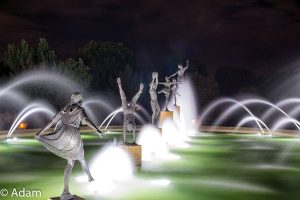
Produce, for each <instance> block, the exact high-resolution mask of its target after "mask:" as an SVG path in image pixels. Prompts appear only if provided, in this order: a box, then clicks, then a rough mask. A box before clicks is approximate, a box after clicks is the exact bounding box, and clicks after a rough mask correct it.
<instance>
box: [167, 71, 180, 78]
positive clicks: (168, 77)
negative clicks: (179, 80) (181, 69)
mask: <svg viewBox="0 0 300 200" xmlns="http://www.w3.org/2000/svg"><path fill="white" fill-rule="evenodd" d="M177 74H178V72H176V73H174V74H172V75H171V76H169V77H168V78H169V79H170V78H172V77H173V76H176V75H177Z"/></svg>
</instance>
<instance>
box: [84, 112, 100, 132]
mask: <svg viewBox="0 0 300 200" xmlns="http://www.w3.org/2000/svg"><path fill="white" fill-rule="evenodd" d="M82 112H83V113H82V115H83V119H82V120H81V124H83V125H87V126H88V127H90V128H91V129H94V130H95V131H97V132H98V133H99V134H100V135H101V134H103V132H102V131H100V130H99V129H98V127H97V126H96V125H95V124H94V123H93V122H92V121H91V120H90V119H89V118H88V116H87V114H86V113H85V111H84V110H83V111H82Z"/></svg>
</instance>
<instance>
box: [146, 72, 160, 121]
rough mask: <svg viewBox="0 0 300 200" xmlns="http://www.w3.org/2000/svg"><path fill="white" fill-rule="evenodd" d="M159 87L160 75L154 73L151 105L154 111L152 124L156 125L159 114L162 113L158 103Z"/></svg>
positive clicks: (150, 91) (151, 87)
mask: <svg viewBox="0 0 300 200" xmlns="http://www.w3.org/2000/svg"><path fill="white" fill-rule="evenodd" d="M157 85H158V73H157V72H153V73H152V81H151V83H150V85H149V86H150V89H149V93H150V99H151V100H150V104H151V109H152V124H154V123H155V119H156V118H157V117H158V115H159V112H160V107H159V104H158V101H157V92H156V89H157Z"/></svg>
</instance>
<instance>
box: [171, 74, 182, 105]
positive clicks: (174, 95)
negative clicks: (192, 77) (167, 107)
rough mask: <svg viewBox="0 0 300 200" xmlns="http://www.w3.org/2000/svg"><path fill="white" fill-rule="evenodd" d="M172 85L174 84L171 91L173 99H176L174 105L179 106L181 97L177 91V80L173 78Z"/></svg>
mask: <svg viewBox="0 0 300 200" xmlns="http://www.w3.org/2000/svg"><path fill="white" fill-rule="evenodd" d="M172 83H173V85H172V87H171V90H172V94H173V98H174V105H175V106H177V97H176V96H177V95H178V96H181V95H180V94H179V93H178V91H177V88H178V85H177V83H178V82H176V79H175V78H173V79H172Z"/></svg>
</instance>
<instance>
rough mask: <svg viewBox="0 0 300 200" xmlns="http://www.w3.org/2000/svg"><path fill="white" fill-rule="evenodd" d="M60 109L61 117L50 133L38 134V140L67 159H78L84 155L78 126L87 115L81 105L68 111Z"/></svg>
mask: <svg viewBox="0 0 300 200" xmlns="http://www.w3.org/2000/svg"><path fill="white" fill-rule="evenodd" d="M66 110H67V111H64V110H62V111H61V112H60V114H61V118H60V121H59V122H58V123H60V126H59V127H57V128H56V129H55V130H54V131H53V132H52V133H49V134H45V135H40V137H39V139H38V140H39V141H40V142H41V143H42V145H44V146H45V147H46V148H47V149H48V150H49V151H51V152H53V153H54V154H56V155H58V156H60V157H62V158H65V159H67V160H80V159H83V157H84V155H83V154H84V150H83V142H82V139H81V137H80V133H79V126H80V124H81V123H82V122H84V119H85V118H86V117H87V116H86V114H85V112H84V110H83V108H82V107H77V108H75V109H74V110H72V111H70V110H69V109H66Z"/></svg>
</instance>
